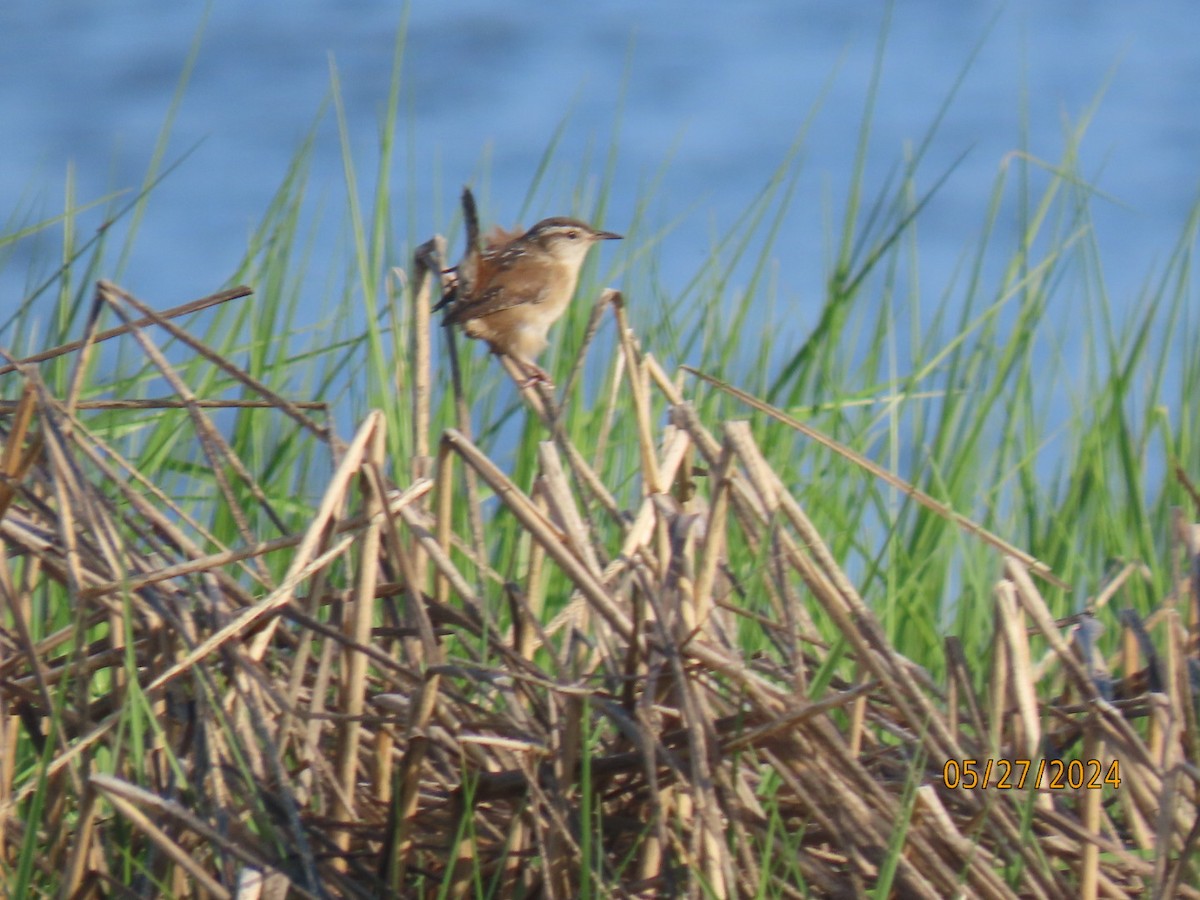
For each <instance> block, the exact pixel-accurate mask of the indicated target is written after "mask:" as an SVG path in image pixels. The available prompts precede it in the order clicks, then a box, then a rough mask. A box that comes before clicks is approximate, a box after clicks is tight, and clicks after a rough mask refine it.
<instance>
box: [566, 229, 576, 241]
mask: <svg viewBox="0 0 1200 900" xmlns="http://www.w3.org/2000/svg"><path fill="white" fill-rule="evenodd" d="M567 237H569V238H570V239H571V240H575V239H576V238H577V237H579V232H578V231H568V232H567Z"/></svg>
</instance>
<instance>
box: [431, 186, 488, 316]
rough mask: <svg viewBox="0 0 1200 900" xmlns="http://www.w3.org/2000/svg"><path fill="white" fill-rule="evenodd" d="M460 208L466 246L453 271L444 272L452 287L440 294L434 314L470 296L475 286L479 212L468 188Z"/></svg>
mask: <svg viewBox="0 0 1200 900" xmlns="http://www.w3.org/2000/svg"><path fill="white" fill-rule="evenodd" d="M462 208H463V224H464V225H466V228H467V246H466V249H465V250H464V251H463V258H462V260H461V261H460V262H459V264H458V265H457V266H455V267H454V268H453V269H447V270H446V271H447V272H448V273H451V275H452V277H451V284H452V287H450V288H449V289H448V290H446V292H445V293H444V294H442V299H441V300H440V301H439V302H438V304H437V306H435V307H434V308H433V311H434V312H437V311H438V310H440V309H444V308H446V307H447V306H450V305H452V304H453V303H455V302H456V301H457V300H458V299H459V298H461V297H465V296H468V295H470V293H471V288H472V286H473V285H474V284H475V273H476V270H477V269H478V268H479V211H478V210H477V209H476V208H475V195H474V194H472V193H471V189H470V188H469V187H464V188H463V192H462Z"/></svg>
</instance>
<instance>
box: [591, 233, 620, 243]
mask: <svg viewBox="0 0 1200 900" xmlns="http://www.w3.org/2000/svg"><path fill="white" fill-rule="evenodd" d="M623 239H624V238H623V237H622V236H621V235H619V234H615V233H614V232H611V231H597V232H596V240H598V241H620V240H623Z"/></svg>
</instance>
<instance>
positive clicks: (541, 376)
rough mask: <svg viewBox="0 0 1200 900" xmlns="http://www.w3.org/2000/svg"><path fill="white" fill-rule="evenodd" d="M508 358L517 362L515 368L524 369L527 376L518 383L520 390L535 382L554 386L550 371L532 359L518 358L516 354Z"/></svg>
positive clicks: (531, 385)
mask: <svg viewBox="0 0 1200 900" xmlns="http://www.w3.org/2000/svg"><path fill="white" fill-rule="evenodd" d="M509 359H511V360H512V361H513V362H515V363H516V364H517V368H519V369H524V370H525V372H526V374H527V376H528V377H527V378H526V379H525V380H524V381H522V382H521V383H520V387H521V389H522V390H524V389H525V388H527V387H533V386H534V385H535V384H538V383H539V382H540V383H542V384H544V385H546V386H547V387H550V388H552V387H554V381H553V380H552V379H551V378H550V373H549V372H547V371H546V370H545V369H543V368H542V367H541V366H539V365H538V364H537V363H535V362H533V361H532V360H528V359H520V358H518V357H516V356H510V357H509Z"/></svg>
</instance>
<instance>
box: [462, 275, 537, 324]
mask: <svg viewBox="0 0 1200 900" xmlns="http://www.w3.org/2000/svg"><path fill="white" fill-rule="evenodd" d="M547 293H548V291H547V290H546V289H545V288H542V289H541V290H539V291H538V292H537V293H536V294H523V295H517V296H514V294H513V292H512V291H506V290H504V288H503V287H501V286H499V285H497V286H496V287H493V288H491V289H489V290H486V291H484V292H483V296H481V297H476V298H473V299H471V300H460V301H459V302H458V303H457V304H455V305H454V306H452V307H451V308H450V310H449V312H447V313H446V318H445V324H448V325H453V324H457V323H460V322H467V321H469V320H471V319H482V318H485V317H487V316H492V315H495V314H496V313H498V312H503V311H504V310H506V309H512V308H513V307H514V306H526V305H528V304H536V303H543V302H545V300H546V295H547Z"/></svg>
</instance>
